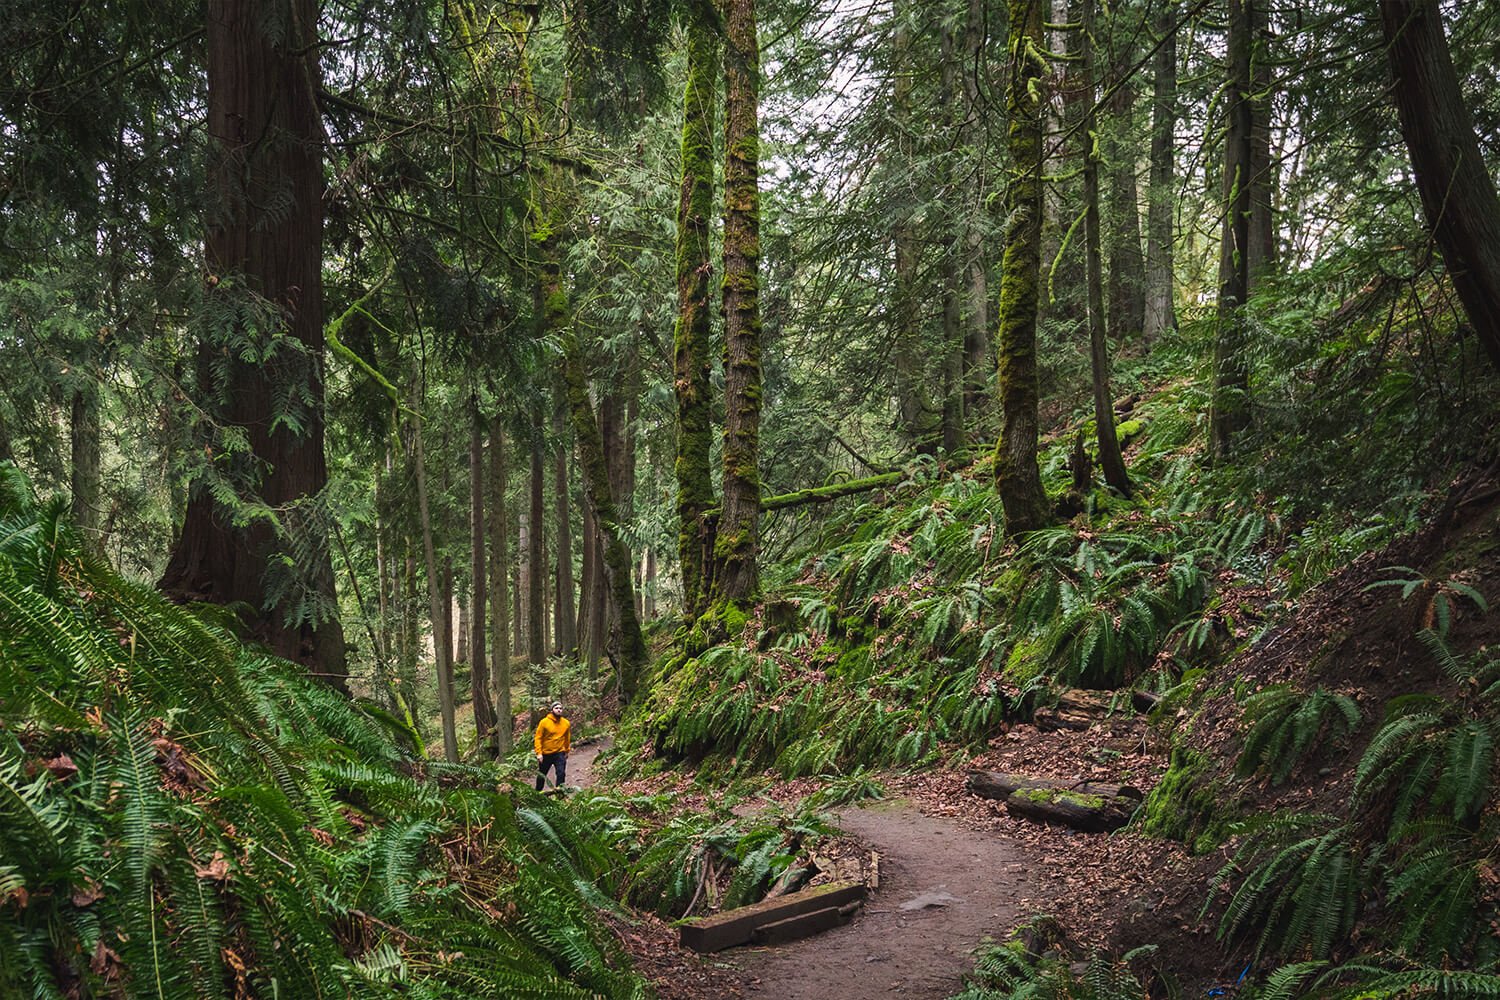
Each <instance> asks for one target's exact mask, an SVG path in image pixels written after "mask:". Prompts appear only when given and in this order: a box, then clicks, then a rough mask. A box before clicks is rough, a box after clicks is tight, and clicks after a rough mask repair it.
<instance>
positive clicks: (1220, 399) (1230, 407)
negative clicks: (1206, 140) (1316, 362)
mask: <svg viewBox="0 0 1500 1000" xmlns="http://www.w3.org/2000/svg"><path fill="white" fill-rule="evenodd" d="M1254 3H1255V0H1229V86H1228V89H1227V90H1226V92H1225V97H1226V100H1227V102H1228V105H1229V129H1228V131H1227V133H1226V134H1225V136H1224V231H1223V236H1222V238H1221V240H1220V247H1219V303H1218V315H1217V318H1216V322H1215V328H1214V390H1213V401H1212V412H1211V413H1210V417H1209V431H1210V437H1211V441H1212V447H1213V450H1214V454H1215V455H1216V456H1217V457H1219V458H1221V459H1222V458H1227V457H1228V456H1229V455H1230V453H1231V451H1232V449H1233V443H1234V438H1235V435H1237V434H1238V433H1239V432H1240V431H1242V430H1244V429H1245V428H1246V427H1247V426H1249V423H1250V370H1249V366H1248V363H1247V361H1246V358H1245V344H1244V325H1245V324H1244V318H1243V316H1242V310H1243V308H1244V305H1245V301H1246V299H1247V298H1248V296H1249V292H1250V271H1249V268H1250V213H1251V204H1252V203H1251V198H1250V176H1249V173H1250V137H1251V134H1252V132H1253V129H1254V122H1253V120H1252V113H1251V112H1252V106H1251V103H1250V83H1251V80H1250V50H1251V25H1252V24H1253V17H1254V15H1253V10H1252V5H1253V4H1254Z"/></svg>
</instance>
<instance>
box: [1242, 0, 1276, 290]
mask: <svg viewBox="0 0 1500 1000" xmlns="http://www.w3.org/2000/svg"><path fill="white" fill-rule="evenodd" d="M1266 8H1267V5H1266V3H1265V0H1257V2H1254V3H1252V4H1251V6H1250V98H1249V104H1250V234H1249V244H1248V246H1249V252H1248V260H1247V261H1246V282H1247V285H1246V297H1247V298H1248V297H1249V295H1250V293H1253V292H1255V291H1256V290H1258V289H1259V288H1260V285H1261V282H1263V281H1264V280H1265V279H1266V278H1268V277H1270V276H1271V275H1272V274H1274V273H1275V271H1276V260H1277V253H1276V163H1275V160H1274V159H1273V158H1272V156H1271V53H1270V51H1269V48H1270V42H1271V39H1270V33H1269V31H1268V29H1267V24H1266Z"/></svg>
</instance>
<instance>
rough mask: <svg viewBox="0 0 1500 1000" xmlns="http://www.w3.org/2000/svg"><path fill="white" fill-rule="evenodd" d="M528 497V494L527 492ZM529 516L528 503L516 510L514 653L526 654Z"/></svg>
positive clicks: (528, 617)
mask: <svg viewBox="0 0 1500 1000" xmlns="http://www.w3.org/2000/svg"><path fill="white" fill-rule="evenodd" d="M527 496H528V497H529V496H530V494H529V493H528V494H527ZM530 516H531V509H530V503H529V501H528V503H526V504H524V505H522V506H521V508H520V509H519V510H517V511H516V601H515V603H516V617H515V622H516V646H515V655H517V656H526V655H527V654H528V653H529V649H528V647H527V645H526V636H527V628H528V626H527V622H528V621H530V615H529V614H528V610H529V608H530V607H531V528H530V525H528V524H527V523H526V522H527V520H528V519H529V518H530Z"/></svg>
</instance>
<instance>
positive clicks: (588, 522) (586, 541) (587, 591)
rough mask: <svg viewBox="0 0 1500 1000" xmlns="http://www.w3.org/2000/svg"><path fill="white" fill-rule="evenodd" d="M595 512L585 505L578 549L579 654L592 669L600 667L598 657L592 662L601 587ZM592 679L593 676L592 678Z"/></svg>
mask: <svg viewBox="0 0 1500 1000" xmlns="http://www.w3.org/2000/svg"><path fill="white" fill-rule="evenodd" d="M596 530H597V529H596V528H595V527H594V512H593V510H592V509H591V508H590V507H589V505H588V504H587V503H585V504H584V505H583V528H582V531H581V532H580V534H579V538H578V547H579V548H580V549H581V550H582V556H583V566H582V572H581V573H580V574H579V581H578V584H579V585H578V628H577V635H578V653H579V656H580V657H581V658H582V659H583V661H584V662H585V663H587V664H589V666H590V668H593V667H596V666H598V662H599V661H598V659H597V657H596V658H594V659H593V660H590V653H591V651H592V649H593V642H594V636H593V624H594V620H593V606H594V604H593V602H594V590H595V588H596V587H598V586H599V580H598V569H597V565H596V563H595V559H594V556H595V546H594V534H595V531H596ZM590 679H592V676H591V677H590Z"/></svg>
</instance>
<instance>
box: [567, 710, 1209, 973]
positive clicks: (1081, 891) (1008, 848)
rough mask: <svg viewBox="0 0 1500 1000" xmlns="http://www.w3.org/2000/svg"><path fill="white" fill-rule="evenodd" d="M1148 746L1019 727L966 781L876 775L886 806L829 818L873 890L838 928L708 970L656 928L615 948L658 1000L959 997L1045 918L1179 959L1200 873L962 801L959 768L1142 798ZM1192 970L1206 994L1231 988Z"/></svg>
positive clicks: (1158, 754)
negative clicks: (1175, 953)
mask: <svg viewBox="0 0 1500 1000" xmlns="http://www.w3.org/2000/svg"><path fill="white" fill-rule="evenodd" d="M1149 740H1150V737H1149V734H1148V732H1147V730H1146V728H1145V725H1144V722H1143V721H1142V720H1139V719H1130V718H1119V719H1111V720H1105V721H1104V722H1103V723H1101V724H1099V725H1098V726H1095V727H1093V728H1092V729H1090V730H1087V731H1083V732H1056V733H1040V732H1037V731H1036V730H1035V729H1034V728H1033V727H1031V726H1018V727H1016V728H1015V729H1014V730H1012V731H1011V733H1010V734H1007V736H1005V737H1002V738H1001V739H999V740H996V741H995V744H996V745H995V746H993V747H991V748H990V749H989V750H987V751H986V752H985V753H983V754H981V755H979V756H978V757H975V758H974V759H973V760H972V761H970V762H969V763H968V765H967V766H966V767H952V766H949V767H944V768H941V769H934V770H930V771H926V772H918V773H915V774H887V775H884V776H883V778H884V781H885V784H886V788H887V790H888V791H889V792H890V793H891V795H892V797H891V798H887V799H884V800H881V801H877V802H873V803H869V804H867V805H865V806H863V807H858V806H848V807H844V808H841V809H839V810H837V811H835V813H834V814H833V816H832V818H833V820H834V823H835V825H836V826H837V827H838V828H839V829H840V830H841V831H842V833H843V834H844V838H842V839H841V840H840V842H839V844H838V845H836V847H835V848H834V850H835V851H837V852H838V853H842V854H845V855H848V854H851V853H852V854H858V855H863V856H864V857H868V855H869V852H870V851H875V852H877V853H878V854H879V858H880V861H879V887H878V889H877V890H876V891H875V892H873V893H872V894H871V896H870V899H869V901H868V902H867V903H866V904H865V906H864V908H863V909H862V910H861V911H859V912H858V913H857V914H856V916H855V917H854V919H853V920H852V921H851V922H850V923H849V924H847V925H845V926H843V927H840V928H836V929H834V930H831V931H828V932H826V933H824V934H820V935H818V936H815V937H811V938H806V939H803V940H801V941H795V942H792V943H789V944H784V945H780V946H777V947H774V948H755V947H747V948H735V949H731V950H729V951H726V952H721V953H719V954H717V955H707V956H700V955H696V954H694V953H692V952H687V951H684V950H682V949H681V948H680V947H679V946H678V944H677V934H676V931H675V930H673V929H672V928H671V927H669V926H668V925H666V924H665V923H661V922H659V921H655V920H654V919H653V918H646V920H645V922H644V923H642V924H640V925H638V926H637V927H635V928H632V929H629V930H625V931H622V937H623V938H624V940H625V944H626V947H627V948H628V949H629V950H630V951H631V953H632V957H633V959H634V961H635V964H636V967H637V968H638V969H639V970H640V971H641V972H642V973H644V974H645V975H647V976H648V977H650V978H651V980H652V982H653V983H654V985H655V986H656V988H657V991H658V993H659V995H660V996H661V997H662V1000H710V998H719V997H743V998H746V1000H753V998H758V997H764V998H768V1000H769V998H777V1000H814V998H816V1000H822V998H825V997H830V996H837V997H850V998H870V1000H874V998H883V997H912V998H923V1000H941V998H946V997H949V996H952V995H953V994H955V993H957V992H959V991H960V990H961V989H962V987H963V983H962V980H963V976H964V974H965V973H966V972H967V971H968V970H970V969H971V968H972V967H973V964H974V956H975V952H976V951H978V950H980V949H982V948H983V947H984V946H985V945H986V944H987V943H989V942H997V943H998V942H1000V941H1003V940H1004V939H1005V938H1006V937H1007V936H1008V935H1009V934H1010V933H1011V932H1012V931H1014V930H1015V929H1016V928H1017V927H1018V926H1020V925H1021V924H1023V923H1024V922H1026V921H1027V920H1028V919H1030V918H1032V917H1035V916H1040V915H1044V914H1045V915H1050V916H1053V917H1056V918H1057V920H1058V922H1059V923H1060V924H1061V925H1062V926H1065V927H1067V928H1068V929H1069V934H1070V936H1069V941H1070V942H1072V943H1076V944H1082V945H1085V946H1107V947H1110V948H1112V949H1113V948H1116V947H1122V946H1123V947H1129V946H1130V945H1132V944H1134V943H1143V942H1146V941H1156V942H1161V941H1165V940H1167V939H1168V938H1176V939H1177V940H1178V941H1180V942H1181V950H1183V951H1189V950H1191V939H1192V938H1195V937H1197V936H1198V935H1200V934H1204V933H1206V928H1203V927H1200V926H1197V925H1196V922H1195V921H1194V920H1193V917H1194V916H1195V914H1196V910H1197V908H1198V907H1199V906H1201V904H1202V893H1201V888H1202V885H1203V881H1202V876H1201V874H1197V873H1195V874H1196V875H1197V877H1188V878H1184V877H1183V875H1184V868H1185V867H1193V868H1197V867H1199V865H1198V864H1196V863H1194V861H1193V860H1192V859H1189V858H1187V857H1186V855H1185V853H1184V852H1183V851H1181V849H1180V848H1178V847H1176V846H1175V845H1170V844H1164V843H1162V842H1161V841H1155V840H1149V839H1146V838H1143V837H1138V836H1134V835H1132V834H1129V833H1123V834H1116V835H1114V836H1108V835H1102V834H1081V833H1076V832H1074V831H1070V830H1065V829H1061V828H1054V827H1042V826H1036V825H1033V824H1031V823H1028V822H1025V821H1021V820H1017V819H1015V818H1014V817H1011V816H1009V815H1008V814H1006V812H1005V810H1004V808H1003V807H1002V806H1001V805H1000V803H998V802H993V801H990V800H987V799H982V798H979V797H977V796H974V795H971V794H969V793H968V792H967V790H966V789H965V787H964V778H965V774H966V771H967V767H979V768H991V769H999V770H1015V771H1025V772H1027V773H1031V774H1037V775H1045V776H1053V777H1063V776H1068V777H1072V778H1075V779H1088V778H1092V779H1095V780H1100V779H1101V778H1103V777H1105V776H1111V777H1114V778H1116V779H1124V778H1128V779H1130V780H1133V781H1144V782H1145V783H1146V784H1150V783H1152V782H1154V780H1155V778H1156V776H1157V775H1158V774H1159V772H1160V770H1161V769H1162V768H1163V767H1165V764H1166V760H1165V748H1164V747H1160V748H1159V747H1155V746H1152V745H1150V743H1149ZM607 748H608V742H607V741H600V742H599V743H595V744H591V745H589V746H587V747H583V748H580V749H579V750H577V751H575V752H574V754H573V759H572V760H570V762H569V768H570V770H569V781H570V783H576V784H578V785H580V786H585V787H586V786H587V785H588V784H589V783H591V782H592V780H593V778H592V775H593V772H592V768H591V765H592V762H593V760H594V758H595V757H596V756H597V755H598V754H599V753H600V752H602V751H603V750H604V749H607ZM575 774H576V776H577V777H576V779H575V777H574V776H575ZM678 781H680V782H681V783H680V785H678V786H674V787H675V790H676V791H678V792H679V793H680V794H682V795H683V796H684V797H688V796H691V795H692V794H693V792H692V791H691V790H690V788H689V781H688V778H687V777H686V776H680V775H679V776H678ZM816 784H817V783H816V782H813V781H810V780H807V779H802V780H799V781H791V782H782V783H779V784H777V785H773V786H772V787H771V788H770V789H769V790H768V791H767V793H766V794H767V795H768V796H769V797H770V798H773V799H777V800H782V801H785V802H787V803H791V802H795V801H796V800H797V799H798V798H800V797H802V796H804V795H806V794H807V793H808V792H809V791H811V790H812V788H813V787H815V786H816ZM633 785H634V783H632V786H633ZM658 790H660V789H658ZM699 794H701V792H700V793H699ZM1201 860H1202V859H1198V861H1200V862H1201ZM1217 863H1221V862H1217ZM1217 863H1216V865H1215V866H1217ZM1186 886H1191V887H1192V889H1193V891H1191V892H1188V891H1185V887H1186ZM1205 950H1206V949H1205ZM1197 972H1198V976H1197V977H1196V978H1199V979H1201V980H1202V981H1204V982H1210V983H1211V982H1215V981H1218V980H1220V979H1221V978H1223V976H1224V975H1225V974H1226V973H1225V971H1224V970H1220V969H1217V968H1212V967H1204V968H1200V969H1198V970H1197ZM1230 975H1231V977H1232V973H1230Z"/></svg>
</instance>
